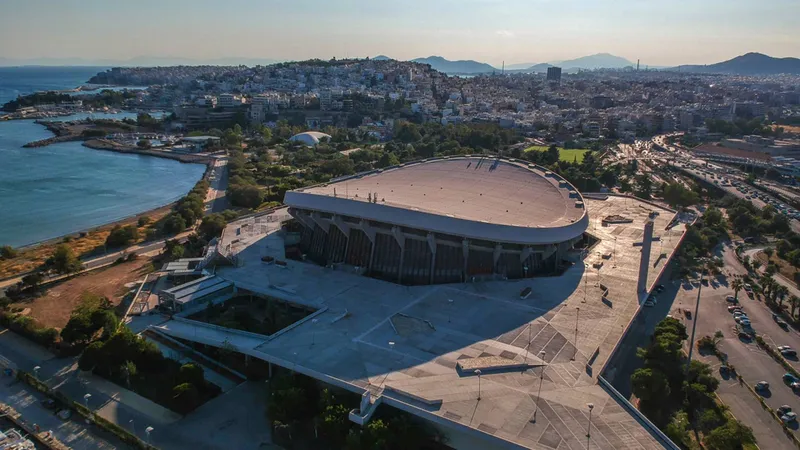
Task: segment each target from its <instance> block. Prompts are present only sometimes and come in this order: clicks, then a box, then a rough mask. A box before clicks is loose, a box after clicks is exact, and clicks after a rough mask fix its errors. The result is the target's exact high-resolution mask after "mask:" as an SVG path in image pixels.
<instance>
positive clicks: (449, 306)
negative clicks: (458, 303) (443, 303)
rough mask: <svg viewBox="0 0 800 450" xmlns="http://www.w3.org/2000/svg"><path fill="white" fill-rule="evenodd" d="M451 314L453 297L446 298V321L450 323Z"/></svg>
mask: <svg viewBox="0 0 800 450" xmlns="http://www.w3.org/2000/svg"><path fill="white" fill-rule="evenodd" d="M452 315H453V299H452V298H448V299H447V323H450V317H451V316H452Z"/></svg>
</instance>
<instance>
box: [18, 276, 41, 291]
mask: <svg viewBox="0 0 800 450" xmlns="http://www.w3.org/2000/svg"><path fill="white" fill-rule="evenodd" d="M42 280H43V277H42V274H41V273H39V272H33V273H30V274H28V275H25V276H24V277H22V281H21V282H20V283H21V284H22V286H23V288H26V287H28V288H31V289H34V290H35V289H37V288H38V287H39V284H41V282H42Z"/></svg>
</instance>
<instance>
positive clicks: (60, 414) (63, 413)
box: [56, 409, 72, 420]
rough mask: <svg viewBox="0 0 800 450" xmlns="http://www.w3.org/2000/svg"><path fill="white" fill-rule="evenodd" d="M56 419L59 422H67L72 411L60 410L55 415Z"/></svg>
mask: <svg viewBox="0 0 800 450" xmlns="http://www.w3.org/2000/svg"><path fill="white" fill-rule="evenodd" d="M56 417H58V418H59V419H61V420H69V418H70V417H72V411H70V410H68V409H62V410H61V411H59V412H57V413H56Z"/></svg>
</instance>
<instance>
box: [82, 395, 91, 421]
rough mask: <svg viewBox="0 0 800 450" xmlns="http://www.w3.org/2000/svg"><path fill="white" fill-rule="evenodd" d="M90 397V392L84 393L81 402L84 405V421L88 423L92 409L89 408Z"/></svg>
mask: <svg viewBox="0 0 800 450" xmlns="http://www.w3.org/2000/svg"><path fill="white" fill-rule="evenodd" d="M90 398H92V394H88V393H87V394H85V395H84V396H83V404H84V405H86V423H87V424H88V423H90V421H89V416H90V415H91V414H92V410H91V409H89V399H90Z"/></svg>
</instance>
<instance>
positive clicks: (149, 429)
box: [144, 427, 154, 445]
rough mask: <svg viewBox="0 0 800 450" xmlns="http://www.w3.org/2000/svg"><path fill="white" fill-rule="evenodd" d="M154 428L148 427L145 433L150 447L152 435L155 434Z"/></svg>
mask: <svg viewBox="0 0 800 450" xmlns="http://www.w3.org/2000/svg"><path fill="white" fill-rule="evenodd" d="M153 429H154V428H153V427H147V428H145V429H144V433H145V434H146V435H147V445H150V433H152V432H153Z"/></svg>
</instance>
